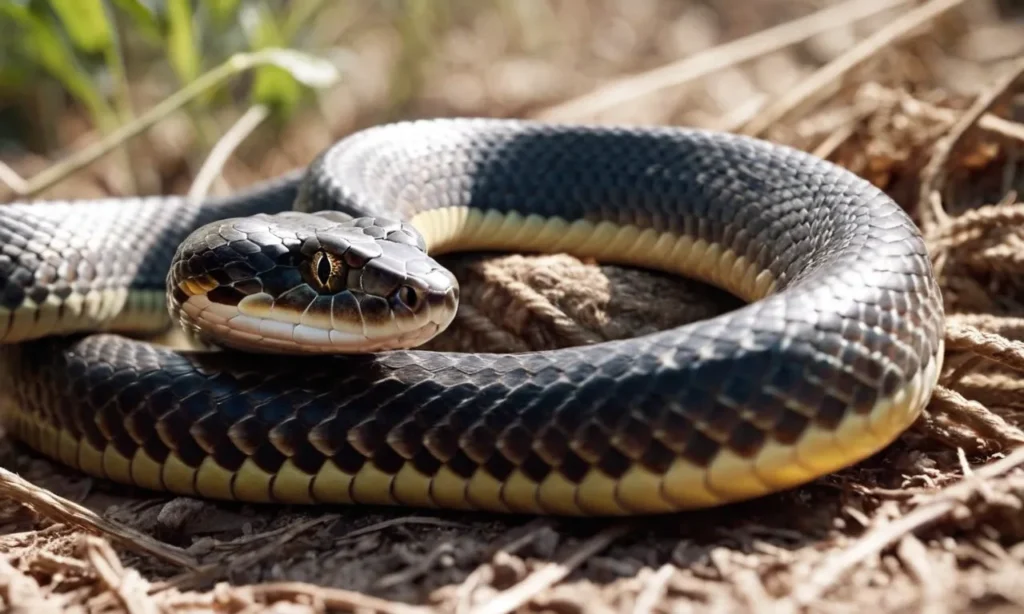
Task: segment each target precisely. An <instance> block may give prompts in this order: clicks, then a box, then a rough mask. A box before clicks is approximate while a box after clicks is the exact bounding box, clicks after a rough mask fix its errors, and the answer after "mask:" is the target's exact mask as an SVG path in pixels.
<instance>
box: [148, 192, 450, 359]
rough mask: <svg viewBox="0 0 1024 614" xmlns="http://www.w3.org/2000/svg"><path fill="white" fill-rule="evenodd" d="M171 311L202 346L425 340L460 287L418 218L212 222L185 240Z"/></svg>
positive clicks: (172, 283)
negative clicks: (430, 250) (429, 246)
mask: <svg viewBox="0 0 1024 614" xmlns="http://www.w3.org/2000/svg"><path fill="white" fill-rule="evenodd" d="M167 284H168V308H169V310H170V312H171V316H172V318H174V319H175V320H176V321H178V322H179V323H180V324H181V325H182V326H183V327H184V328H185V329H186V331H188V332H190V333H192V334H193V335H195V336H196V337H198V338H199V339H201V340H203V341H204V342H206V343H212V344H214V345H221V346H226V347H233V348H237V349H245V350H249V351H270V352H275V351H276V352H286V353H362V352H378V351H385V350H393V349H405V348H410V347H415V346H418V345H420V344H422V343H425V342H426V341H428V340H429V339H431V338H433V337H434V336H435V335H437V334H438V333H440V332H442V331H444V330H445V329H446V328H447V327H448V325H449V324H451V321H452V319H453V318H454V317H455V312H456V310H457V308H458V298H459V284H458V281H457V280H456V279H455V276H454V275H452V274H451V272H450V271H448V270H447V269H445V268H444V267H442V266H441V265H440V264H438V263H437V262H436V261H435V260H434V259H433V258H431V257H430V256H429V255H428V254H427V251H426V246H425V243H424V240H423V237H422V236H421V235H420V233H419V232H418V231H417V230H416V229H415V228H414V227H412V226H411V225H409V224H406V223H404V222H399V221H393V220H389V219H383V218H379V217H378V218H374V217H359V218H349V217H348V216H345V215H344V214H340V213H337V212H326V211H325V212H321V213H313V214H310V213H300V212H287V213H279V214H276V215H265V214H261V215H255V216H251V217H245V218H232V219H227V220H221V221H218V222H214V223H211V224H207V225H206V226H203V227H201V228H199V229H197V230H195V231H194V232H193V233H192V234H191V235H189V236H188V237H187V238H186V239H185V240H184V241H183V242H182V243H181V245H180V246H179V247H178V250H177V252H176V254H175V257H174V260H173V262H172V265H171V270H170V272H169V273H168V280H167Z"/></svg>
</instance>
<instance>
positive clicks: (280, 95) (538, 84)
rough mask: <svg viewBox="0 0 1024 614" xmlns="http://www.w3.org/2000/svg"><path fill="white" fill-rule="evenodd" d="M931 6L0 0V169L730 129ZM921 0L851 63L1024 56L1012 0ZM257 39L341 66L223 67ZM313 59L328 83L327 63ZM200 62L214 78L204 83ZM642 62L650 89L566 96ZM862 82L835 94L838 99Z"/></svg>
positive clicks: (892, 68) (79, 179) (915, 85)
mask: <svg viewBox="0 0 1024 614" xmlns="http://www.w3.org/2000/svg"><path fill="white" fill-rule="evenodd" d="M923 4H924V3H922V2H919V1H916V0H852V1H850V0H847V1H845V2H843V1H835V0H756V1H752V0H629V1H628V2H627V1H618V0H494V1H490V2H479V1H473V0H444V1H433V0H380V1H369V0H354V1H335V2H330V1H326V0H291V1H286V0H209V1H205V2H198V1H190V0H163V1H157V0H48V1H46V0H3V1H0V161H3V162H4V163H5V164H6V165H7V167H8V168H5V169H4V170H3V174H2V175H0V179H2V180H3V181H0V200H5V201H6V200H10V199H11V198H12V197H13V196H15V195H17V192H18V191H21V192H28V193H30V194H31V195H44V196H54V195H63V196H73V197H78V198H83V197H89V196H96V195H103V194H127V193H158V192H162V193H171V192H176V193H180V192H185V191H187V190H188V189H189V188H190V186H192V185H193V182H194V181H195V179H196V177H195V175H196V174H197V172H198V170H199V169H200V168H201V166H202V164H203V162H204V161H205V160H206V159H207V158H208V157H209V156H210V152H211V149H212V148H213V147H214V145H215V144H216V143H217V142H218V140H220V139H221V138H223V137H224V135H225V134H226V133H229V131H230V130H231V128H232V126H237V128H236V131H235V136H234V137H233V138H234V141H235V143H234V144H233V145H232V146H231V149H232V150H234V151H233V152H231V153H232V155H230V156H226V157H227V158H228V159H227V161H226V163H225V164H224V165H223V166H224V168H223V172H222V173H216V174H215V175H217V176H216V177H215V178H210V179H208V183H209V190H212V191H213V192H215V193H217V192H224V191H227V190H230V189H232V188H237V187H239V186H241V185H245V184H247V183H250V182H252V181H255V180H256V179H258V178H260V177H265V176H268V175H272V174H275V173H278V172H281V171H284V170H286V169H289V168H292V167H295V166H299V165H302V164H304V163H305V162H307V161H308V160H309V158H311V157H312V156H313V155H314V154H315V153H316V152H317V151H318V150H319V149H320V148H321V147H323V146H325V145H326V144H327V143H328V142H330V141H331V140H333V139H336V138H338V137H340V136H342V135H344V134H346V133H349V132H351V131H353V130H356V129H359V128H361V127H364V126H367V125H371V124H375V123H380V122H385V121H392V120H396V119H401V118H410V117H432V116H448V115H479V116H510V117H540V118H545V119H558V120H569V121H617V122H637V123H670V124H687V125H697V126H706V127H714V128H724V129H733V130H736V129H740V128H742V127H743V126H744V124H745V123H746V122H750V121H752V120H756V117H757V115H758V113H759V112H760V111H762V110H764V109H765V107H766V106H767V105H769V104H770V103H771V102H772V101H773V100H775V99H777V98H778V97H780V96H782V95H784V94H786V93H787V92H789V91H790V90H791V89H792V88H794V86H796V85H797V84H799V83H801V81H803V80H804V79H805V78H807V77H808V76H809V75H811V74H813V72H814V71H815V70H818V69H819V68H821V67H822V66H825V65H827V64H828V63H829V62H830V61H833V60H836V58H838V57H840V56H841V55H842V54H843V53H845V52H848V51H849V50H850V49H851V48H853V47H854V46H855V45H856V44H857V43H858V42H861V41H863V40H864V39H865V38H867V37H868V36H870V35H872V34H874V33H877V32H878V31H879V30H880V29H882V28H884V27H885V26H888V25H890V24H891V22H892V21H893V20H894V19H895V18H896V16H897V15H901V14H904V13H906V12H907V10H908V9H911V8H914V7H917V6H922V5H923ZM933 4H941V5H944V6H943V10H941V11H938V12H937V16H936V17H935V19H930V20H928V22H927V23H926V24H924V27H925V28H926V29H927V30H928V32H929V36H928V37H926V38H922V39H921V40H911V41H908V42H907V43H906V45H905V46H902V47H901V48H900V49H898V50H896V49H894V50H892V51H889V50H886V49H882V50H881V51H880V52H876V53H873V54H872V61H871V62H870V64H869V66H867V67H865V70H870V71H871V74H872V76H873V77H874V79H873V80H874V81H886V82H893V83H897V84H898V86H899V88H905V89H906V90H907V91H909V92H911V93H912V94H913V95H915V96H917V97H920V98H924V99H926V100H930V101H931V102H935V103H939V102H941V101H942V100H944V99H947V98H949V97H950V96H957V95H964V96H969V95H970V94H972V93H974V92H976V91H977V90H978V89H979V88H980V87H981V86H982V85H983V84H984V83H985V82H986V80H987V79H989V77H990V75H989V73H988V71H987V68H989V67H991V66H994V65H996V64H998V63H1000V62H1003V61H1005V60H1007V59H1010V58H1014V57H1016V56H1018V55H1020V54H1021V53H1022V52H1024V21H1022V15H1024V8H1022V3H1021V2H1019V1H1017V0H991V1H990V0H977V1H970V2H966V1H946V2H938V3H933ZM821 11H825V13H819V12H821ZM830 11H831V12H830ZM794 20H795V21H794ZM801 20H802V21H801ZM787 23H788V24H790V25H788V26H787V25H786V24H787ZM772 28H776V29H777V30H778V31H777V32H776V31H773V30H771V29H772ZM917 29H918V30H920V29H921V28H917ZM759 33H760V34H759ZM911 33H913V32H911ZM755 35H757V36H760V38H759V39H757V40H754V41H751V42H753V43H755V47H757V48H759V49H760V51H762V52H759V53H755V54H750V53H749V49H742V48H741V49H737V50H734V51H732V50H727V53H725V54H724V55H723V54H719V55H715V54H714V53H712V54H711V56H710V57H707V58H704V57H703V56H702V55H701V54H702V52H704V53H707V52H708V50H710V49H712V48H715V47H716V46H721V45H723V44H725V43H730V42H734V41H742V40H743V39H744V37H751V36H755ZM755 38H757V37H756V36H755ZM267 48H290V49H293V50H296V51H299V52H302V53H304V54H309V56H310V59H311V60H319V61H326V62H328V63H329V65H330V67H331V68H332V69H333V70H335V71H336V75H334V76H333V77H332V78H329V79H327V80H326V81H325V80H324V79H319V78H315V79H307V78H305V77H304V76H303V75H302V74H299V75H298V76H299V78H298V79H296V76H295V74H293V72H289V70H290V68H289V66H284V67H282V66H281V65H280V63H279V64H278V65H267V64H264V65H259V66H257V67H255V68H252V69H231V68H230V67H229V68H227V69H226V68H225V62H227V61H228V59H229V58H231V57H233V56H236V55H237V54H248V53H252V52H258V51H259V50H261V49H267ZM246 57H248V56H246ZM293 59H294V58H293ZM296 61H298V60H296ZM687 62H689V63H688V64H687ZM680 64H682V65H680ZM312 66H313V67H314V68H315V69H316V70H320V71H321V72H319V73H315V75H317V76H322V69H323V68H324V67H323V66H320V65H318V64H313V65H312ZM306 68H307V69H308V68H309V67H306ZM296 70H299V71H300V72H301V70H302V67H299V68H297V69H296ZM211 71H212V72H214V73H217V72H218V71H220V72H219V74H216V75H215V77H216V78H211V79H210V81H209V83H206V84H205V86H204V87H202V88H199V87H198V85H199V84H200V83H203V81H202V80H203V79H204V78H210V75H211ZM651 71H653V72H651ZM659 71H660V72H659ZM647 72H650V73H651V74H648V75H647V81H646V82H638V83H624V84H621V85H622V87H620V88H619V90H618V91H611V92H603V93H602V92H600V91H599V93H598V94H597V95H596V99H590V100H579V101H575V102H573V99H574V98H576V97H581V96H586V95H587V94H588V93H591V92H593V91H594V90H600V88H602V87H604V88H606V89H608V88H612V89H614V88H613V86H615V85H616V83H617V82H618V81H619V80H621V79H622V78H624V77H630V76H633V75H638V74H640V75H643V74H644V73H647ZM307 76H309V75H307ZM197 80H199V81H197ZM189 87H193V88H197V89H200V90H201V91H199V92H198V93H195V92H193V93H194V94H196V95H191V94H190V96H189V98H188V104H183V105H180V106H176V108H175V109H174V110H173V112H169V113H161V114H160V117H159V120H158V121H154V122H152V124H153V125H152V128H151V129H149V130H147V131H143V132H141V135H140V136H138V137H136V138H133V139H128V140H127V141H126V145H124V146H122V147H118V148H116V149H114V150H113V151H112V152H111V153H110V154H109V155H105V156H103V157H102V158H100V159H99V161H98V162H97V163H93V164H87V165H84V164H83V165H81V166H82V167H83V168H82V170H79V171H78V172H75V173H63V174H62V175H61V176H59V177H50V180H49V181H47V182H45V183H46V184H47V185H46V186H45V188H44V189H41V190H40V189H38V188H39V184H37V185H31V182H30V185H29V186H28V189H23V188H25V187H26V186H24V185H17V183H18V178H17V177H20V178H22V179H29V180H30V178H31V177H32V176H33V175H35V174H36V173H39V172H40V171H42V170H43V169H46V168H47V167H48V166H50V165H51V164H53V163H54V162H56V161H58V160H61V159H62V158H64V157H66V156H67V155H69V154H70V153H72V152H75V151H79V150H82V149H83V148H85V147H86V146H87V145H89V144H93V143H95V142H97V141H99V140H100V139H102V138H103V137H104V136H106V135H110V134H111V133H113V132H114V131H115V130H117V129H118V128H119V127H122V128H123V127H124V126H125V125H130V124H131V122H133V121H135V120H138V118H139V117H140V116H143V115H145V114H146V113H147V112H149V111H152V110H153V108H154V106H156V105H158V104H159V103H161V102H166V101H167V99H168V97H169V96H171V95H173V94H175V92H180V91H181V90H182V89H183V88H189ZM915 90H919V91H915ZM940 90H941V93H934V94H930V92H932V91H936V92H939V91H940ZM859 91H860V90H858V89H856V88H854V89H851V90H850V91H849V92H848V93H846V94H844V96H845V97H846V98H845V99H844V104H849V103H850V100H852V99H854V98H855V96H856V95H857V94H858V92H859ZM860 93H861V94H863V92H862V91H860ZM929 96H931V98H929ZM592 98H594V97H592ZM840 98H842V96H841V97H840ZM767 128H768V131H769V132H770V129H771V128H773V126H772V125H771V123H770V124H769V126H768V127H767ZM834 129H835V125H834V123H833V124H832V125H829V124H828V122H827V121H826V122H825V124H824V125H823V126H821V125H819V127H818V128H814V127H812V126H808V125H803V124H800V125H798V126H797V127H796V128H795V129H789V130H788V132H786V131H783V132H786V133H779V134H774V135H770V136H774V137H775V138H777V139H778V140H788V141H796V144H797V145H799V146H804V147H806V148H811V149H813V148H814V147H816V146H817V145H820V144H821V141H822V140H823V139H825V138H826V137H827V135H828V134H830V133H831V132H832V131H833V130H834ZM65 175H66V176H65ZM16 176H17V177H16ZM57 179H60V180H59V181H57ZM4 184H6V185H4ZM12 188H14V189H12Z"/></svg>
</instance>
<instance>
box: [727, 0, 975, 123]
mask: <svg viewBox="0 0 1024 614" xmlns="http://www.w3.org/2000/svg"><path fill="white" fill-rule="evenodd" d="M964 1H965V0H932V1H931V2H927V3H926V4H924V5H923V6H920V7H918V8H916V9H914V10H912V11H910V12H908V13H906V14H905V15H903V16H901V17H900V18H898V19H896V20H894V21H893V22H892V23H890V24H889V25H888V26H887V27H885V28H882V29H881V30H878V31H877V32H875V33H874V34H872V35H871V36H869V37H868V38H866V39H864V40H863V41H861V42H860V43H858V44H857V45H855V46H854V47H853V48H852V49H850V50H849V51H847V52H846V53H844V54H843V55H841V56H839V57H838V58H836V59H835V60H833V61H831V62H829V63H828V64H826V65H825V66H822V67H821V68H819V69H818V70H816V71H815V72H814V74H812V75H811V76H810V77H808V78H807V79H804V80H803V81H801V82H800V83H799V84H798V85H797V86H796V87H794V88H793V89H791V90H789V91H788V92H787V93H786V94H785V95H783V96H782V97H781V98H779V99H778V100H776V101H775V102H774V103H772V104H771V105H769V106H768V108H766V109H764V110H762V111H761V112H760V113H758V114H757V115H756V116H755V117H754V119H753V120H751V121H750V122H749V123H748V124H747V125H746V126H745V127H744V128H743V133H745V134H749V135H754V136H757V135H760V134H763V133H764V132H765V131H766V130H767V129H768V128H769V127H771V126H774V125H776V124H778V123H779V122H781V121H783V120H784V119H786V118H787V117H789V116H790V115H792V114H794V113H796V112H798V111H799V110H800V109H805V108H807V107H809V106H810V105H812V104H816V103H818V102H821V101H822V100H823V99H824V98H825V97H827V96H828V95H829V94H830V93H831V92H832V90H830V89H829V88H830V87H833V86H836V87H838V85H839V82H840V81H841V80H842V79H843V77H845V76H846V75H847V74H848V73H849V72H850V71H852V70H854V69H855V68H857V67H859V66H861V65H863V64H864V63H865V62H866V61H868V60H869V59H871V58H872V57H874V56H875V55H876V54H877V53H879V52H880V51H882V50H886V49H890V48H891V47H890V46H891V45H892V44H893V43H894V42H896V41H897V40H899V39H900V38H902V37H904V36H906V35H907V34H908V33H909V32H912V31H914V30H916V29H917V28H919V27H921V26H923V25H925V24H928V23H930V22H932V21H934V20H935V19H938V18H939V17H940V16H942V15H943V14H945V13H946V12H948V11H950V10H952V9H955V8H957V7H958V6H960V5H961V4H963V3H964Z"/></svg>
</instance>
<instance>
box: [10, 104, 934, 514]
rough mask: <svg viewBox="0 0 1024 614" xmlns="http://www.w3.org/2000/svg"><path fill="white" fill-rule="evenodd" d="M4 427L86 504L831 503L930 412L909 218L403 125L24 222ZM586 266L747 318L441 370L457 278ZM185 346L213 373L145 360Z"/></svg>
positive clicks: (720, 146)
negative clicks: (102, 490)
mask: <svg viewBox="0 0 1024 614" xmlns="http://www.w3.org/2000/svg"><path fill="white" fill-rule="evenodd" d="M0 245H2V251H0V364H2V368H0V413H2V415H3V417H4V421H5V422H4V423H5V425H6V428H7V429H8V430H9V432H10V433H12V434H14V435H15V436H16V437H18V438H19V439H21V440H22V441H24V442H26V443H27V444H28V445H30V446H31V447H32V448H34V449H36V450H38V451H40V452H42V453H44V454H46V455H48V456H50V457H52V458H55V459H57V460H59V461H61V462H63V463H65V464H66V465H68V466H70V467H73V468H76V469H78V470H80V471H83V472H85V473H87V474H90V475H93V476H98V477H102V478H107V479H110V480H113V481H116V482H119V483H123V484H131V485H136V486H139V487H142V488H147V489H155V490H162V491H170V492H173V493H178V494H182V495H191V496H199V497H206V498H213V499H228V500H243V501H250V502H278V503H322V504H352V503H355V504H381V505H403V506H413V507H442V508H454V509H466V510H482V511H491V512H513V513H531V514H558V515H625V514H650V513H663V512H672V511H677V510H686V509H695V508H702V507H710V506H715V505H721V504H724V503H728V502H731V501H739V500H744V499H750V498H753V497H758V496H762V495H764V494H767V493H771V492H776V491H779V490H782V489H787V488H792V487H795V486H797V485H800V484H804V483H806V482H808V481H811V480H813V479H815V478H818V477H819V476H822V475H825V474H827V473H830V472H833V471H836V470H838V469H840V468H842V467H845V466H848V465H850V464H853V463H856V462H858V461H860V460H862V459H864V458H866V457H868V456H870V455H872V454H874V453H876V452H877V451H879V450H880V449H881V448H883V447H884V446H886V445H888V444H889V443H890V442H892V441H893V440H894V439H895V438H896V437H897V436H898V435H899V434H900V433H901V432H903V431H904V430H905V429H906V428H907V427H908V426H909V425H910V424H912V423H913V422H914V420H915V419H916V418H917V416H918V415H919V413H920V412H921V411H922V409H923V407H924V406H925V404H926V403H927V402H928V400H929V398H930V396H931V393H932V390H933V388H934V386H935V383H936V379H937V377H938V374H939V371H940V370H941V364H942V358H943V342H942V339H943V337H942V331H943V326H944V313H943V304H942V297H941V294H940V292H939V288H938V286H937V284H936V281H935V279H934V276H933V271H932V266H931V263H930V261H929V259H928V255H927V253H926V250H925V244H924V241H923V240H922V237H921V235H920V233H919V232H918V230H917V228H916V226H915V225H914V223H913V221H912V220H911V219H910V218H909V216H908V215H907V214H906V213H905V212H904V211H903V210H902V209H901V208H900V207H899V206H898V205H897V204H896V203H895V202H894V201H892V200H891V199H890V198H889V197H888V196H886V195H885V194H884V193H883V192H882V191H880V190H879V189H877V188H876V187H874V186H872V185H871V184H869V183H868V182H866V181H864V180H862V179H860V178H858V177H857V176H855V175H854V174H852V173H850V172H848V171H846V170H844V169H842V168H839V167H837V166H834V165H832V164H830V163H827V162H825V161H822V160H820V159H817V158H814V157H812V156H810V155H808V154H806V153H802V152H800V151H796V150H793V149H789V148H786V147H783V146H780V145H777V144H772V143H769V142H765V141H761V140H755V139H751V138H746V137H741V136H736V135H731V134H724V133H717V132H709V131H703V130H696V129H687V128H678V127H643V126H631V127H627V126H608V125H563V124H545V123H537V122H529V121H519V120H503V119H502V120H499V119H469V118H466V119H461V118H459V119H434V120H419V121H409V122H399V123H393V124H386V125H381V126H376V127H372V128H368V129H365V130H362V131H360V132H357V133H354V134H352V135H349V136H348V137H346V138H344V139H342V140H341V141H339V142H338V143H336V144H335V145H333V146H331V147H330V148H328V149H327V150H325V151H324V152H323V153H322V154H320V155H319V156H318V157H317V158H316V159H315V160H314V161H313V162H312V163H311V164H310V166H309V167H308V169H306V170H305V172H300V173H292V174H289V175H285V176H282V177H280V178H278V179H276V180H273V181H270V182H267V183H263V184H259V185H256V186H254V187H251V188H249V189H247V190H246V191H244V192H240V193H238V194H235V195H232V196H228V197H220V198H210V199H206V200H202V201H197V200H189V199H186V198H184V197H179V196H159V197H141V198H111V199H104V200H93V201H78V202H56V201H45V202H20V203H11V204H7V205H4V206H2V207H0ZM462 250H496V251H520V252H566V253H570V254H574V255H576V256H579V257H588V258H589V257H592V258H595V259H597V260H599V261H602V262H609V263H619V264H623V265H628V266H635V267H645V268H652V269H657V270H662V271H667V272H670V273H673V274H680V275H686V276H689V277H692V278H696V279H700V280H703V281H705V282H708V283H711V284H713V285H716V286H719V287H721V288H724V289H726V290H728V291H730V292H731V293H733V294H735V295H736V296H738V297H739V298H741V299H743V300H744V301H745V302H746V304H745V305H744V306H743V307H741V308H739V309H736V310H734V311H731V312H728V313H725V314H722V315H720V316H717V317H714V318H710V319H706V320H703V321H699V322H694V323H692V324H687V325H685V326H681V327H678V328H674V329H669V330H663V331H659V332H657V333H653V334H648V335H644V336H639V337H636V338H629V339H622V340H615V341H610V342H605V343H598V344H593V345H583V346H579V347H572V348H566V349H559V350H554V351H542V352H526V353H507V354H474V353H444V352H428V351H423V350H418V349H416V346H417V345H418V344H420V343H422V342H423V341H425V340H426V339H429V338H430V337H431V336H433V335H435V334H438V333H440V332H441V331H443V330H444V329H445V327H447V326H448V324H449V323H450V322H451V318H452V317H453V316H454V313H455V309H456V308H457V303H458V283H457V282H456V281H455V279H454V277H452V276H451V274H450V273H449V272H447V271H446V270H444V269H443V268H441V267H440V265H438V264H437V263H436V262H435V261H434V260H433V256H435V255H437V254H440V253H445V252H453V251H462ZM172 325H173V326H181V327H182V328H183V329H184V330H186V331H188V332H189V334H190V335H191V337H192V338H193V339H195V340H197V341H199V342H202V343H203V344H204V345H203V346H197V348H195V349H190V350H188V351H185V350H177V349H171V348H169V347H165V346H161V345H158V344H155V343H152V342H151V340H148V339H147V337H148V335H150V334H152V333H158V332H161V331H164V330H166V329H167V327H168V326H172Z"/></svg>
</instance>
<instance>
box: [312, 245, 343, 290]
mask: <svg viewBox="0 0 1024 614" xmlns="http://www.w3.org/2000/svg"><path fill="white" fill-rule="evenodd" d="M303 276H304V277H305V278H306V282H307V283H309V285H311V286H313V287H314V288H316V289H317V290H319V291H321V292H323V291H327V292H338V291H340V290H341V288H342V286H344V282H345V277H344V265H341V264H340V263H339V262H336V261H335V260H334V259H333V258H332V257H331V256H330V255H329V254H327V253H325V252H317V253H315V254H313V258H312V260H310V262H309V265H308V266H307V267H306V268H305V270H304V271H303Z"/></svg>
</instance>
